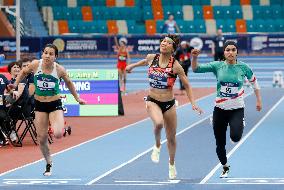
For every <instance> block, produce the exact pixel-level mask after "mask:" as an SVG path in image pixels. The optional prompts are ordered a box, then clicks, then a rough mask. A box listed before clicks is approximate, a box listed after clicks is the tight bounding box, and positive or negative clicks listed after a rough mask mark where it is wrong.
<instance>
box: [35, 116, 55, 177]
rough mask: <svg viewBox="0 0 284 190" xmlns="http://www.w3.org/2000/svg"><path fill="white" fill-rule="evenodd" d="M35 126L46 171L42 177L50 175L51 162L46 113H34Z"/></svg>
mask: <svg viewBox="0 0 284 190" xmlns="http://www.w3.org/2000/svg"><path fill="white" fill-rule="evenodd" d="M35 126H36V131H37V139H38V141H39V147H40V150H41V153H42V155H43V157H44V159H45V161H46V171H45V172H44V173H43V175H46V176H50V175H51V166H52V160H51V156H50V151H49V147H48V132H47V131H48V113H45V112H38V111H35Z"/></svg>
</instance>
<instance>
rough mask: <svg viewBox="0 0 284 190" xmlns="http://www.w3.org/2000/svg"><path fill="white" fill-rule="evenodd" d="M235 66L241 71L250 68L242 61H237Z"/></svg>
mask: <svg viewBox="0 0 284 190" xmlns="http://www.w3.org/2000/svg"><path fill="white" fill-rule="evenodd" d="M237 65H238V66H239V67H241V68H243V69H248V68H250V67H249V65H248V64H247V63H245V62H243V61H238V63H237Z"/></svg>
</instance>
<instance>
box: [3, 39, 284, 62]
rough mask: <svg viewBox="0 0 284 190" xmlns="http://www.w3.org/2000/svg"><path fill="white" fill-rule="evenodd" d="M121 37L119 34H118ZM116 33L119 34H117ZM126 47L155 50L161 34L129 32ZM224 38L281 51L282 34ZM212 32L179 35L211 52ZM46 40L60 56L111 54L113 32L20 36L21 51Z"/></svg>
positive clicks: (9, 42)
mask: <svg viewBox="0 0 284 190" xmlns="http://www.w3.org/2000/svg"><path fill="white" fill-rule="evenodd" d="M119 37H120V36H119ZM119 37H118V38H119ZM124 37H126V38H127V40H128V48H129V52H130V53H131V54H147V53H154V52H157V51H158V50H159V43H160V40H161V39H162V38H163V36H162V35H156V36H147V35H131V36H130V35H128V36H124ZM225 38H226V39H230V40H235V41H237V43H238V48H239V52H240V53H258V54H260V53H270V52H273V53H283V52H284V34H273V35H268V34H247V35H245V34H244V35H225ZM212 39H213V36H193V35H181V40H186V41H188V42H189V43H190V44H191V45H192V46H193V47H196V48H199V49H202V52H203V53H210V52H211V43H212ZM47 43H54V44H55V45H56V46H57V47H58V48H59V51H60V52H61V53H60V55H61V56H62V57H80V58H82V57H86V58H91V57H99V56H113V55H114V54H115V44H114V38H113V36H109V35H100V36H98V35H96V36H87V37H85V36H84V37H83V36H55V37H42V38H36V37H34V38H31V37H24V38H22V39H21V52H22V53H23V54H29V53H33V54H35V55H37V56H39V55H40V52H41V50H42V49H43V47H44V45H45V44H47ZM15 52H16V42H15V39H13V38H0V53H5V54H6V55H8V57H9V56H15Z"/></svg>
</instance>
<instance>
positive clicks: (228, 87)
mask: <svg viewBox="0 0 284 190" xmlns="http://www.w3.org/2000/svg"><path fill="white" fill-rule="evenodd" d="M238 92H239V85H238V83H230V82H226V83H222V82H221V89H220V95H221V96H223V97H235V96H238Z"/></svg>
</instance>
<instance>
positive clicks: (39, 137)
mask: <svg viewBox="0 0 284 190" xmlns="http://www.w3.org/2000/svg"><path fill="white" fill-rule="evenodd" d="M37 140H38V142H39V144H40V145H41V146H43V145H45V144H47V136H46V135H37Z"/></svg>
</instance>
